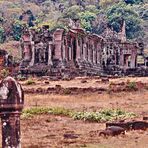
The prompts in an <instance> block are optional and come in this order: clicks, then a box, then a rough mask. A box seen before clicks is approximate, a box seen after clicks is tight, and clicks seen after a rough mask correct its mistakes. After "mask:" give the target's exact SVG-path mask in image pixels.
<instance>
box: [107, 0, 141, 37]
mask: <svg viewBox="0 0 148 148" xmlns="http://www.w3.org/2000/svg"><path fill="white" fill-rule="evenodd" d="M106 15H107V18H108V24H109V26H110V28H113V29H114V30H115V31H116V32H119V31H120V30H121V27H122V23H123V21H125V23H126V33H127V34H126V35H127V38H129V39H133V38H136V37H138V36H141V35H142V34H143V32H142V27H141V24H140V23H141V19H140V17H139V15H138V13H136V12H135V11H134V10H133V7H132V6H130V5H126V3H122V2H121V3H118V4H115V5H113V6H111V7H109V8H108V9H107V13H106Z"/></svg>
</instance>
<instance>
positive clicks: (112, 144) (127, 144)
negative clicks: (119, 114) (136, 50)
mask: <svg viewBox="0 0 148 148" xmlns="http://www.w3.org/2000/svg"><path fill="white" fill-rule="evenodd" d="M129 79H130V81H132V82H138V83H136V85H137V84H138V90H136V91H118V93H115V92H114V91H111V92H108V91H104V92H103V93H99V92H98V91H95V92H92V91H89V89H90V88H94V89H98V88H100V87H104V88H105V89H106V88H107V87H109V85H110V82H111V84H112V85H114V84H116V85H115V86H118V85H119V86H122V83H124V84H125V83H126V82H127V81H129ZM46 81H47V80H46ZM139 82H140V83H139ZM21 83H22V84H23V88H24V89H31V88H34V89H37V88H41V89H45V90H46V89H47V88H48V87H49V86H50V87H54V88H55V87H56V88H61V87H62V88H71V87H77V88H83V89H88V90H87V91H88V92H87V91H86V92H83V93H79V92H77V93H76V94H72V95H71V94H60V93H57V94H56V93H54V94H53V93H52V92H51V93H45V94H42V93H33V94H29V93H27V94H26V95H25V108H31V107H41V106H43V107H64V108H67V109H74V110H76V111H97V110H100V109H105V108H106V109H108V108H111V109H117V108H120V109H122V110H125V111H129V112H134V113H135V114H136V115H137V117H135V119H138V120H140V119H142V118H143V116H148V91H147V89H139V86H140V87H143V85H145V84H146V83H148V78H120V79H109V82H102V81H101V79H100V78H98V79H87V80H86V79H85V83H84V82H82V79H81V78H79V79H76V80H71V81H49V83H47V82H46V83H44V82H42V81H37V80H36V84H35V85H25V81H23V82H21ZM38 91H40V90H38ZM103 129H105V123H89V122H84V121H79V120H77V121H76V120H73V119H72V118H68V117H63V116H55V115H36V116H34V117H33V118H31V119H22V120H21V131H22V147H23V148H49V147H53V148H82V147H86V148H119V147H123V148H147V147H148V140H147V139H148V130H145V131H141V130H136V131H128V132H127V133H126V134H125V135H119V136H115V137H107V138H103V137H100V136H99V132H100V131H101V130H103Z"/></svg>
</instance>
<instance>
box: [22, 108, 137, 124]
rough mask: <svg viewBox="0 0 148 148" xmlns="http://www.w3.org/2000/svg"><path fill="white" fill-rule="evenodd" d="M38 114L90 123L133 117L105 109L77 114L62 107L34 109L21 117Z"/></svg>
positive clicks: (120, 111) (128, 113)
mask: <svg viewBox="0 0 148 148" xmlns="http://www.w3.org/2000/svg"><path fill="white" fill-rule="evenodd" d="M38 114H53V115H59V116H68V117H71V118H73V119H74V120H84V121H90V122H106V121H113V120H119V119H126V118H132V117H135V114H134V113H131V112H125V111H123V110H121V109H107V110H101V111H98V112H84V111H83V112H77V111H74V110H72V109H66V108H63V107H54V108H47V107H44V108H43V107H41V108H39V107H35V108H31V109H27V110H24V111H23V115H22V117H32V116H33V115H38Z"/></svg>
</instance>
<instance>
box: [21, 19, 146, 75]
mask: <svg viewBox="0 0 148 148" xmlns="http://www.w3.org/2000/svg"><path fill="white" fill-rule="evenodd" d="M70 27H71V29H69V30H68V31H65V30H64V29H56V30H55V31H53V32H50V31H49V28H48V26H43V27H42V28H40V29H38V30H35V29H25V30H24V33H23V35H22V38H21V44H20V45H21V49H22V62H21V64H20V71H21V73H22V74H27V75H28V74H35V75H38V76H39V75H49V76H59V77H63V76H66V75H70V76H84V75H101V74H113V75H114V74H118V75H122V74H124V75H126V74H136V73H137V74H139V73H140V72H141V71H142V72H143V73H142V75H148V71H147V68H146V66H147V64H146V60H145V59H144V61H145V63H144V64H143V67H144V68H143V69H144V71H143V70H140V72H139V70H138V69H139V68H138V64H137V57H138V55H139V54H142V52H140V53H139V51H140V50H143V48H140V46H139V44H138V43H137V42H128V41H126V35H125V24H124V23H123V27H122V29H121V32H119V33H115V32H114V31H112V30H110V29H108V28H107V29H106V30H105V31H104V34H103V35H102V36H99V35H96V34H91V33H88V32H86V31H84V30H83V29H82V28H80V25H79V22H78V20H75V21H72V22H71V26H70ZM140 74H141V73H140Z"/></svg>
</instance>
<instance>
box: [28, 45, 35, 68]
mask: <svg viewBox="0 0 148 148" xmlns="http://www.w3.org/2000/svg"><path fill="white" fill-rule="evenodd" d="M31 52H32V56H31V61H30V63H29V65H30V66H33V65H34V62H35V47H34V42H31Z"/></svg>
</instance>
